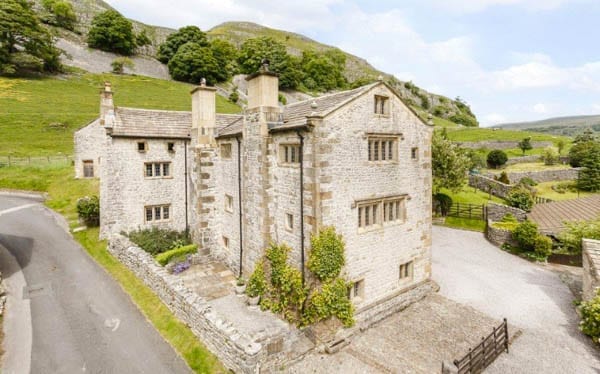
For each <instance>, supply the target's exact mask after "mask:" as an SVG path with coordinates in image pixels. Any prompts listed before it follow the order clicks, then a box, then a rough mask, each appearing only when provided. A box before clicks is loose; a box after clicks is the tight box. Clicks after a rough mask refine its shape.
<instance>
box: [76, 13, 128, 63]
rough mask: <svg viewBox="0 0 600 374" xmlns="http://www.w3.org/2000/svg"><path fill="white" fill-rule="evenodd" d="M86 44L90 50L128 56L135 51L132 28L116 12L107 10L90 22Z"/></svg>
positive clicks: (126, 20) (125, 19)
mask: <svg viewBox="0 0 600 374" xmlns="http://www.w3.org/2000/svg"><path fill="white" fill-rule="evenodd" d="M87 43H88V46H90V48H97V49H100V50H103V51H108V52H115V53H119V54H122V55H126V56H129V55H131V54H132V53H133V51H134V49H135V35H134V34H133V26H132V25H131V22H130V21H129V20H128V19H127V18H125V17H123V16H122V15H121V14H120V13H119V12H117V11H116V10H107V11H105V12H102V13H100V14H98V15H96V16H95V17H94V19H93V20H92V25H91V27H90V31H89V32H88V39H87Z"/></svg>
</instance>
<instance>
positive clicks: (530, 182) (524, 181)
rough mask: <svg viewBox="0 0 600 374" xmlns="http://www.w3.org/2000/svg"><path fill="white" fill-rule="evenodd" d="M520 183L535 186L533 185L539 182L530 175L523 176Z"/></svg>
mask: <svg viewBox="0 0 600 374" xmlns="http://www.w3.org/2000/svg"><path fill="white" fill-rule="evenodd" d="M519 184H520V185H523V186H528V187H533V186H537V185H538V183H537V182H536V181H534V180H533V179H531V178H529V177H524V178H521V180H519Z"/></svg>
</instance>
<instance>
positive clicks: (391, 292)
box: [75, 65, 433, 320]
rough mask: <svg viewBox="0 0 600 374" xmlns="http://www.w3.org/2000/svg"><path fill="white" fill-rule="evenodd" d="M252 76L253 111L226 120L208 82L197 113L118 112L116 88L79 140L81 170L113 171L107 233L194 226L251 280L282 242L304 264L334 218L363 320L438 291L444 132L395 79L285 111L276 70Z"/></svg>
mask: <svg viewBox="0 0 600 374" xmlns="http://www.w3.org/2000/svg"><path fill="white" fill-rule="evenodd" d="M247 80H248V104H247V107H246V108H245V109H244V112H243V114H239V115H224V114H217V113H216V110H215V91H216V90H215V89H214V88H212V87H207V86H205V85H200V86H198V87H196V88H194V89H193V90H192V92H191V96H192V97H191V99H192V111H191V112H175V111H161V110H146V109H134V108H120V107H115V106H114V105H113V100H112V90H111V87H110V85H109V84H107V85H106V86H105V88H104V90H103V91H102V93H101V114H100V118H99V119H97V120H96V121H94V122H92V123H91V124H90V125H88V126H87V127H85V128H83V129H81V130H80V131H78V132H77V133H76V135H75V144H76V146H75V149H76V153H77V155H76V167H75V169H76V176H77V177H85V176H91V175H92V174H90V172H89V168H90V164H91V165H92V166H91V167H92V168H93V176H99V178H100V202H101V236H102V237H103V238H110V237H111V234H114V233H119V232H121V231H125V232H127V231H131V230H134V229H137V228H146V227H154V226H157V227H167V228H173V229H176V230H186V229H188V230H189V231H190V233H191V234H192V237H193V239H194V241H195V242H197V243H198V244H199V245H200V246H201V247H202V248H203V249H204V250H205V251H206V252H208V253H210V255H211V256H213V257H215V258H218V259H220V260H222V261H223V262H224V263H226V264H227V265H228V266H229V267H230V268H231V269H232V270H234V271H235V272H236V273H239V274H242V275H244V276H248V275H249V274H250V273H251V272H252V270H253V269H254V264H255V263H256V261H257V260H258V259H259V258H260V257H261V256H262V255H263V254H264V249H265V248H266V247H267V246H268V244H269V243H271V242H279V243H286V244H288V245H289V246H290V247H291V248H292V251H291V253H290V259H291V261H293V263H294V264H295V266H297V267H298V268H299V269H301V270H303V269H304V264H305V263H306V261H307V257H308V253H309V252H310V235H311V234H313V233H316V232H317V231H318V230H319V228H321V227H324V226H334V227H335V228H336V230H337V232H338V233H340V234H342V235H343V237H344V240H345V243H346V265H345V269H344V273H345V275H346V276H347V278H348V279H350V280H351V281H352V284H353V286H352V287H351V289H350V290H349V294H350V296H351V298H352V300H353V302H354V303H355V305H356V308H357V312H358V314H357V318H358V319H359V320H360V319H361V318H380V317H381V316H384V315H387V314H389V313H392V312H394V311H396V310H398V309H400V308H402V307H405V306H406V305H407V304H408V303H409V302H412V301H414V300H416V299H418V298H419V297H422V296H423V295H424V294H426V293H427V292H428V291H429V290H430V289H431V287H432V286H431V282H430V277H431V182H432V176H431V146H430V143H431V137H432V133H433V126H431V125H428V124H426V123H424V122H423V121H422V120H421V119H420V118H419V117H418V116H417V115H416V114H415V113H414V112H413V111H412V110H411V109H410V108H409V107H408V106H407V105H406V104H405V103H404V102H403V101H402V100H401V99H400V97H399V96H398V95H397V94H396V93H395V92H394V90H393V89H391V88H390V87H389V86H388V85H387V84H385V83H384V82H381V81H378V82H375V83H372V84H369V85H366V86H362V87H359V88H356V89H353V90H349V91H343V92H338V93H333V94H328V95H325V96H321V97H317V98H314V99H309V100H306V101H301V102H297V103H293V104H289V105H286V106H281V105H280V104H279V102H278V77H277V75H276V74H274V73H272V72H270V71H269V70H268V65H265V66H263V67H262V68H261V69H260V71H258V72H257V73H255V74H253V75H251V76H249V77H248V78H247ZM86 168H87V169H86ZM86 170H87V172H86ZM361 316H363V317H361ZM375 316H377V317H375Z"/></svg>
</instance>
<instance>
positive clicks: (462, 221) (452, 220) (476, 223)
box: [444, 217, 485, 232]
mask: <svg viewBox="0 0 600 374" xmlns="http://www.w3.org/2000/svg"><path fill="white" fill-rule="evenodd" d="M444 226H446V227H452V228H456V229H463V230H471V231H479V232H484V231H485V222H484V221H481V220H478V219H468V218H457V217H446V220H445V223H444Z"/></svg>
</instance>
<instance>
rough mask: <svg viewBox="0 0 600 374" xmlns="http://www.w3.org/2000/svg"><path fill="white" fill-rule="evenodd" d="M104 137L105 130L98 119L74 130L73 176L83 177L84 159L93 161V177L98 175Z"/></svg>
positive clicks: (104, 141)
mask: <svg viewBox="0 0 600 374" xmlns="http://www.w3.org/2000/svg"><path fill="white" fill-rule="evenodd" d="M106 137H107V136H106V130H105V129H104V127H103V126H102V125H100V119H96V120H95V121H93V122H92V123H90V124H89V125H87V126H85V127H83V128H81V129H79V130H77V131H76V132H75V135H74V140H75V156H74V163H75V178H83V161H84V160H90V161H93V163H94V177H96V178H98V177H100V175H101V167H102V162H103V160H102V155H103V154H104V146H105V143H106Z"/></svg>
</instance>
